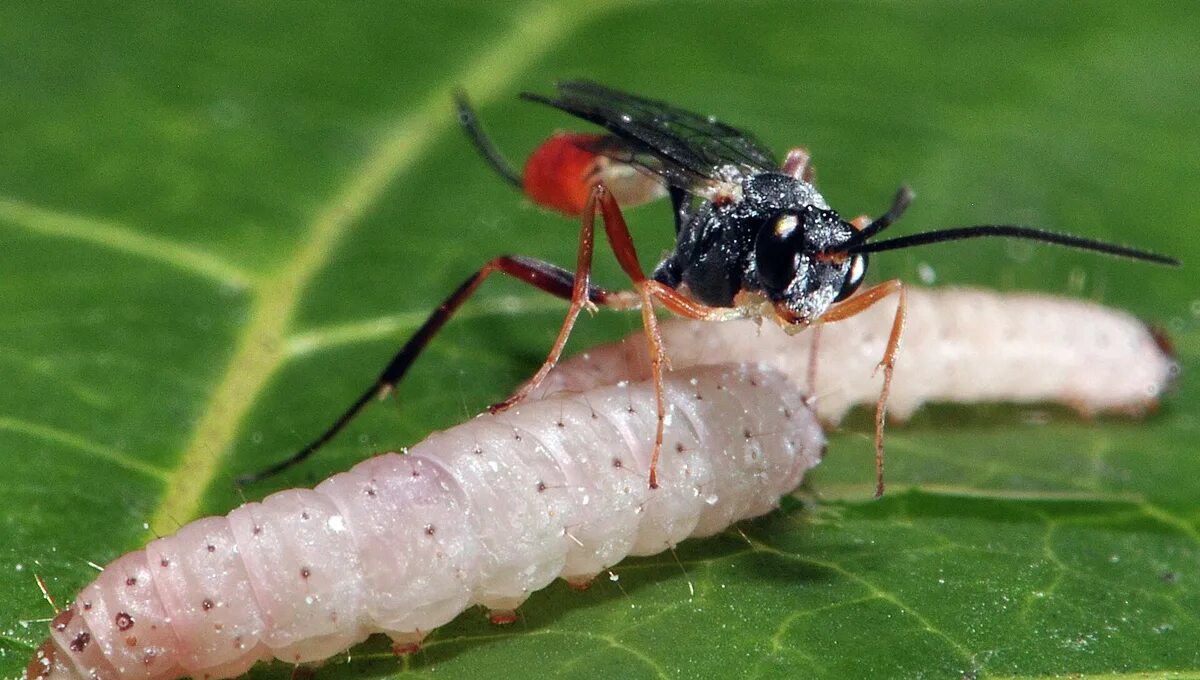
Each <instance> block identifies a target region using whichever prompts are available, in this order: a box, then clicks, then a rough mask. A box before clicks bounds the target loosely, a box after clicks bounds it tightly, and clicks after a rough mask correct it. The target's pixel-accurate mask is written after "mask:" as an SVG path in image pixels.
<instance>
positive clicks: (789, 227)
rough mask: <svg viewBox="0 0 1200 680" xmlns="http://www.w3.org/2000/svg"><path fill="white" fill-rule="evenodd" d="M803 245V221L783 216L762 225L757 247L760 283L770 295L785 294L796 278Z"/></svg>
mask: <svg viewBox="0 0 1200 680" xmlns="http://www.w3.org/2000/svg"><path fill="white" fill-rule="evenodd" d="M803 245H804V229H803V227H802V224H801V221H800V217H799V216H797V215H794V214H791V213H784V214H782V215H780V216H778V217H776V218H774V219H770V220H767V221H766V222H765V223H763V226H762V228H761V229H759V232H758V239H757V240H756V241H755V244H754V261H755V264H756V266H757V269H758V279H759V282H760V283H761V284H762V287H763V289H764V290H766V291H767V293H768V294H771V295H777V294H780V293H782V292H783V290H784V289H785V288H787V286H788V284H789V283H791V281H792V279H793V278H795V276H796V255H797V253H799V252H800V250H801V248H802V246H803Z"/></svg>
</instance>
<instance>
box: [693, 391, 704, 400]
mask: <svg viewBox="0 0 1200 680" xmlns="http://www.w3.org/2000/svg"><path fill="white" fill-rule="evenodd" d="M695 396H696V401H704V395H703V394H700V393H699V392H697V393H696V395H695Z"/></svg>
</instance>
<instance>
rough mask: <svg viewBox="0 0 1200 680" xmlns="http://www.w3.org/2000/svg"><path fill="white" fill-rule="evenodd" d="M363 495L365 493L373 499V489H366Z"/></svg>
mask: <svg viewBox="0 0 1200 680" xmlns="http://www.w3.org/2000/svg"><path fill="white" fill-rule="evenodd" d="M364 493H366V494H367V495H368V496H370V497H371V498H374V497H375V489H372V488H371V487H367V488H366V490H365V492H364Z"/></svg>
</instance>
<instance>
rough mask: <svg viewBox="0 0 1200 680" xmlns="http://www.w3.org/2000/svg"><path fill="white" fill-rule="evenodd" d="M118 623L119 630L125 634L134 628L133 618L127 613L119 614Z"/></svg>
mask: <svg viewBox="0 0 1200 680" xmlns="http://www.w3.org/2000/svg"><path fill="white" fill-rule="evenodd" d="M116 622H117V630H119V631H122V632H124V631H127V630H129V629H130V628H133V617H132V616H130V615H129V614H126V613H125V612H118V613H117V618H116Z"/></svg>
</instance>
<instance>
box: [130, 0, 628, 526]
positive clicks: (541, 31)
mask: <svg viewBox="0 0 1200 680" xmlns="http://www.w3.org/2000/svg"><path fill="white" fill-rule="evenodd" d="M616 4H618V0H608V1H607V2H591V3H584V4H582V5H579V6H578V7H574V8H572V9H571V11H565V10H564V9H563V8H561V7H558V6H557V5H555V4H552V3H548V2H537V3H531V4H529V5H526V6H525V7H524V8H523V9H522V10H520V11H519V12H517V13H515V14H514V15H513V21H512V26H513V30H512V31H511V32H510V33H509V34H508V36H507V37H506V38H505V39H504V40H503V41H501V42H499V43H498V44H496V45H495V46H494V47H492V48H491V49H488V50H486V51H484V52H483V53H482V54H480V55H479V56H478V57H476V58H475V59H473V60H471V61H470V62H468V63H467V65H466V66H465V67H464V68H463V70H462V71H460V72H458V73H455V74H453V76H451V77H449V78H447V79H445V80H443V81H441V82H440V83H439V84H438V85H436V86H435V87H434V88H433V89H432V91H431V92H430V93H429V94H428V95H426V97H425V98H424V100H423V101H422V102H421V103H420V104H419V105H418V106H417V107H416V108H415V109H414V110H413V111H412V112H410V113H408V114H407V115H404V116H402V117H400V118H399V119H398V120H397V121H396V123H395V124H394V125H393V126H392V127H391V131H390V132H388V133H387V134H385V135H384V136H383V138H382V140H381V141H380V143H379V144H378V145H377V146H376V147H375V149H374V151H372V152H371V153H370V154H369V155H367V156H366V158H365V159H364V161H363V162H362V163H361V164H360V165H359V167H358V169H357V170H355V171H353V172H352V173H351V174H350V175H349V177H348V178H347V179H346V181H345V183H344V184H343V185H342V187H341V189H340V190H338V191H337V192H336V193H334V194H333V195H332V197H331V198H330V200H329V201H327V202H326V203H325V205H324V207H323V208H321V209H320V210H319V211H317V212H316V214H315V216H314V218H313V220H312V221H311V222H310V223H309V224H308V226H307V227H305V228H304V229H303V230H302V232H301V233H302V236H301V238H300V242H299V244H298V246H297V247H296V249H295V251H294V253H293V254H292V256H291V257H289V258H288V259H287V260H286V261H285V263H284V265H283V266H282V267H281V268H280V269H279V271H278V272H277V273H275V274H274V275H272V276H269V277H267V278H265V279H263V280H262V281H261V282H260V285H258V286H256V287H255V288H254V289H253V297H252V304H251V313H250V315H249V323H248V324H247V326H246V328H245V330H244V331H243V333H242V334H241V336H240V338H239V339H238V341H237V344H236V348H235V350H234V352H233V354H232V356H231V358H230V360H229V363H228V365H227V367H226V369H225V371H224V373H223V374H222V376H221V378H220V380H219V382H218V384H217V387H216V389H215V390H214V391H213V393H212V396H211V397H210V399H209V400H208V402H207V404H206V405H205V407H204V409H203V414H202V415H201V417H200V419H199V421H198V425H197V426H196V429H195V430H194V432H193V434H192V436H191V438H190V440H189V442H188V444H187V447H186V448H185V450H184V452H183V453H182V455H181V456H180V458H179V461H178V463H177V464H176V466H175V467H174V468H173V469H172V470H171V471H170V473H169V476H168V480H167V484H166V487H165V489H164V492H163V498H162V501H161V503H160V504H159V506H158V508H157V509H156V511H155V512H154V515H153V518H152V520H151V522H150V535H152V536H161V535H164V534H166V533H170V532H173V531H174V530H175V529H177V528H178V526H179V522H182V521H188V520H190V519H192V518H194V517H196V515H197V514H198V511H199V508H200V504H201V500H202V498H203V497H204V494H205V492H206V491H207V489H208V487H209V485H210V483H211V482H212V480H213V478H214V477H215V475H216V474H217V471H218V470H219V469H220V468H221V466H222V464H223V463H224V461H225V459H226V457H227V456H228V455H229V454H230V451H231V446H232V444H233V441H234V438H235V436H236V434H237V432H238V430H239V429H240V427H241V423H242V421H243V419H244V418H245V417H246V415H247V414H248V413H249V411H250V409H251V408H252V407H253V406H254V404H255V403H256V402H257V399H258V397H259V395H260V394H261V392H262V390H263V388H264V387H265V386H266V385H267V383H268V382H269V381H270V379H271V377H272V376H273V375H274V374H275V372H276V371H277V370H279V369H280V368H281V367H282V366H283V365H284V364H286V363H287V361H288V360H289V358H290V357H289V353H288V352H287V345H288V336H287V333H288V330H289V327H290V325H291V321H292V318H293V316H294V314H295V312H296V309H297V305H298V304H299V302H300V300H301V296H302V294H303V292H304V291H305V289H306V288H307V287H308V285H309V283H311V281H312V280H313V278H314V277H315V276H316V275H317V273H318V272H320V270H321V269H322V268H323V267H324V266H325V264H326V263H327V262H328V260H329V258H330V255H331V254H332V253H333V252H334V251H335V250H336V248H337V246H338V244H339V243H340V242H341V240H342V239H343V238H344V237H345V236H346V235H347V234H348V233H349V232H350V231H351V230H352V229H353V227H354V225H355V224H356V223H357V222H358V221H359V219H360V218H361V217H362V216H363V215H364V214H365V213H366V212H367V210H369V209H370V208H371V207H372V206H373V205H374V204H375V203H376V202H377V201H378V200H379V199H380V197H381V196H382V195H383V193H384V191H385V189H386V188H387V187H388V186H389V185H390V184H391V183H392V182H393V181H395V180H396V178H397V177H398V176H399V175H400V174H402V173H403V172H404V171H406V170H408V169H409V168H411V167H412V166H413V165H414V164H415V163H416V162H417V160H418V159H420V158H421V157H422V155H423V154H424V153H425V152H426V151H427V150H428V149H429V148H430V147H431V145H432V144H433V142H435V141H436V140H437V139H438V138H439V137H440V136H441V135H443V134H445V133H446V132H448V131H449V130H451V129H452V128H453V127H454V126H455V125H456V124H457V123H456V121H455V118H454V116H453V115H452V114H451V112H450V105H449V98H448V93H449V92H450V91H451V89H452V88H453V87H455V86H458V85H461V86H463V87H465V88H466V89H467V90H469V91H470V92H471V93H472V96H473V98H474V99H475V100H476V101H477V102H479V103H481V104H486V103H487V102H490V101H492V100H494V99H496V98H498V97H499V96H501V95H504V94H508V91H509V90H510V89H511V87H512V84H513V81H514V80H515V79H516V77H517V76H518V75H519V74H520V73H521V72H522V71H523V70H524V69H525V68H526V67H528V66H529V65H530V64H531V63H532V62H533V61H534V60H535V59H536V58H538V57H539V56H541V55H542V54H543V53H545V52H546V51H547V50H549V49H550V48H551V47H552V46H553V45H554V44H556V43H557V42H558V41H560V40H562V39H563V38H564V37H565V36H567V35H568V34H570V33H571V32H572V31H574V30H575V29H576V28H578V27H580V26H581V25H582V24H584V23H585V22H586V21H588V20H590V19H592V18H594V17H595V16H597V15H598V14H601V13H603V12H605V11H608V10H609V9H611V8H612V7H614V6H615V5H616Z"/></svg>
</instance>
